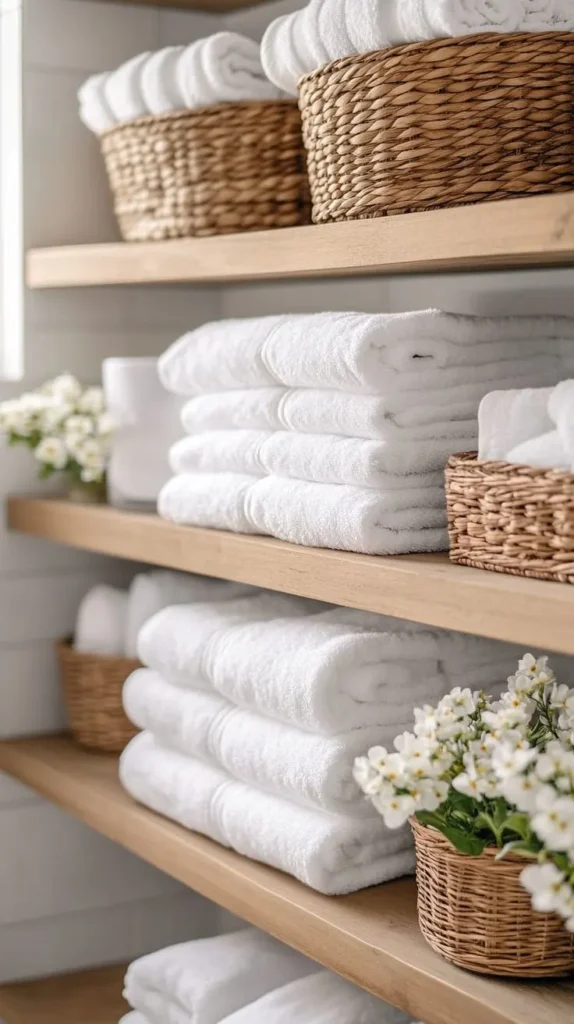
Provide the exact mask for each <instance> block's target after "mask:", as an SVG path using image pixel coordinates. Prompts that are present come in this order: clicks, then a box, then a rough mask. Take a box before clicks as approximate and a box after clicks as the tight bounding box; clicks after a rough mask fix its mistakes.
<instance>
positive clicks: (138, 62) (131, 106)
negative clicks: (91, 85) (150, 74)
mask: <svg viewBox="0 0 574 1024" xmlns="http://www.w3.org/2000/svg"><path fill="white" fill-rule="evenodd" d="M149 56H150V54H149V51H148V52H147V53H140V54H138V56H137V57H132V58H131V59H130V60H127V61H126V62H125V64H122V65H121V66H120V67H119V68H117V69H116V71H112V72H110V74H109V75H108V76H107V78H106V80H105V82H104V96H105V99H106V102H107V104H108V106H109V108H110V110H111V112H112V114H113V115H114V118H115V120H116V121H117V122H123V121H133V120H134V119H135V118H136V117H142V115H144V114H147V113H149V111H148V109H147V106H146V104H145V100H144V98H143V93H142V86H141V75H142V69H143V66H144V64H145V62H146V61H147V59H148V57H149Z"/></svg>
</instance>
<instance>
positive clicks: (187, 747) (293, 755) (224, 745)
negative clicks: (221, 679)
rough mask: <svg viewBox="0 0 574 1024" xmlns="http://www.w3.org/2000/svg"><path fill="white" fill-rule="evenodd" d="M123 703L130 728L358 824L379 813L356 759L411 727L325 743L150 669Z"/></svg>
mask: <svg viewBox="0 0 574 1024" xmlns="http://www.w3.org/2000/svg"><path fill="white" fill-rule="evenodd" d="M431 692H432V685H431V681H430V680H429V693H431ZM123 704H124V709H125V712H126V714H127V716H128V718H129V719H130V721H132V722H133V723H134V725H137V726H138V728H140V729H142V730H147V731H149V732H151V733H153V735H154V736H155V737H156V738H157V739H158V740H159V742H160V743H161V744H162V745H163V746H166V747H170V748H171V749H173V750H178V751H179V752H180V753H181V754H187V755H190V756H192V757H199V758H200V759H201V760H203V761H208V762H210V763H214V764H216V765H219V766H220V767H221V768H223V769H224V770H225V771H227V772H228V773H229V775H231V776H232V777H233V778H235V779H239V780H240V781H241V782H246V783H247V784H248V785H252V786H259V787H260V788H261V789H265V790H266V791H267V792H269V793H275V794H276V795H277V796H282V797H284V798H285V799H289V800H294V801H296V802H299V803H304V804H308V805H310V806H314V807H321V808H322V809H323V810H325V811H333V812H334V813H339V814H348V815H350V816H352V817H367V816H368V815H369V814H371V813H373V808H372V804H371V803H370V802H369V801H366V800H362V799H361V794H360V791H359V788H358V786H357V783H356V782H355V780H354V778H353V764H354V761H355V758H356V757H359V756H360V755H361V754H364V752H365V750H368V749H369V748H370V747H374V746H376V745H378V744H383V746H385V745H386V746H392V743H393V740H394V738H395V736H396V735H397V733H400V732H401V729H407V728H408V727H409V726H410V724H411V722H412V717H411V716H410V715H405V718H404V721H403V722H401V723H400V725H399V723H397V724H395V725H392V726H388V727H387V728H386V729H385V728H381V727H380V726H374V727H372V728H370V729H369V728H367V729H355V730H354V731H352V732H345V733H342V734H339V735H335V736H321V735H318V734H315V733H310V732H304V731H302V730H301V729H296V728H293V727H290V726H288V725H284V724H283V723H281V722H277V721H274V720H273V719H269V718H265V717H264V716H263V715H260V714H257V713H256V712H255V711H250V710H248V709H244V708H238V707H236V706H235V705H233V704H231V703H230V702H229V701H227V700H225V699H224V698H223V697H220V696H219V694H217V693H202V692H199V691H197V690H187V691H184V690H182V689H180V688H179V687H176V686H172V685H171V683H168V682H166V681H165V680H164V679H162V677H161V676H160V675H159V674H158V673H157V672H153V671H151V670H150V669H138V670H137V671H136V672H133V673H132V675H131V676H129V678H128V679H127V680H126V682H125V684H124V689H123Z"/></svg>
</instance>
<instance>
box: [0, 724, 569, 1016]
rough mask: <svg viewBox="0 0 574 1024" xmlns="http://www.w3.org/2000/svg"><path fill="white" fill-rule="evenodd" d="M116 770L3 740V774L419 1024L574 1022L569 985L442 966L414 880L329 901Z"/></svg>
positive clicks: (82, 755)
mask: <svg viewBox="0 0 574 1024" xmlns="http://www.w3.org/2000/svg"><path fill="white" fill-rule="evenodd" d="M116 766H117V762H116V760H115V758H112V757H106V756H104V755H99V754H90V753H88V752H86V751H84V750H82V749H80V748H79V747H76V746H75V745H74V744H73V743H72V742H71V740H69V739H67V738H63V737H44V738H36V739H31V740H12V741H2V742H0V770H2V771H6V772H8V773H9V774H11V775H13V776H14V777H15V778H16V779H18V780H19V781H20V782H23V783H24V784H25V785H28V786H31V787H32V788H33V789H34V790H36V792H38V793H40V794H41V795H42V796H44V797H46V798H47V799H49V800H51V801H53V802H54V803H56V804H58V805H59V806H61V807H63V808H64V809H65V810H67V811H68V812H70V813H71V814H73V815H74V816H75V817H77V818H79V819H80V820H81V821H83V822H85V823H86V824H87V825H89V826H91V827H92V828H95V829H96V830H97V831H99V832H101V833H102V834H103V835H106V836H108V837H109V838H110V839H112V840H114V841H115V842H117V843H120V844H121V845H122V846H125V847H126V848H127V849H129V850H131V851H132V852H134V853H136V854H137V855H138V856H140V857H142V858H143V859H144V860H146V861H148V862H149V863H150V864H153V865H154V866H155V867H156V868H159V869H160V870H161V871H164V872H166V874H168V875H170V876H172V877H173V878H176V879H177V880H178V881H180V882H182V883H183V884H184V885H187V886H189V887H190V888H192V889H194V890H196V891H197V892H199V893H201V894H202V895H204V896H206V897H207V898H208V899H212V900H214V901H215V902H216V903H218V904H220V906H223V907H225V908H227V909H228V910H230V911H232V913H235V914H238V915H239V916H240V917H243V918H244V919H245V920H246V921H248V922H250V923H251V924H253V925H255V926H257V927H259V928H262V929H263V930H264V931H267V932H269V933H270V934H272V935H275V936H276V937H277V938H278V939H280V940H281V941H283V942H285V943H287V944H288V945H290V946H293V947H294V948H296V949H298V950H300V951H301V952H302V953H305V954H306V955H308V956H310V957H311V958H312V959H314V960H316V961H317V962H318V963H320V964H323V965H324V966H325V967H328V968H330V969H331V970H334V971H337V972H338V973H340V974H342V975H344V976H345V977H347V978H349V979H350V980H351V981H354V982H355V983H356V984H358V985H360V986H362V987H364V988H367V989H368V990H369V991H371V992H373V993H374V994H376V995H378V996H379V997H380V998H382V999H385V1000H387V1001H388V1002H391V1003H393V1004H394V1005H396V1006H399V1007H400V1008H402V1009H404V1010H405V1011H406V1012H408V1013H410V1014H412V1016H413V1019H414V1018H417V1019H421V1020H424V1021H425V1022H426V1024H461V1021H464V1022H465V1024H485V1022H486V1021H488V1024H548V1022H549V1021H551V1022H552V1024H571V1022H572V1019H573V1014H574V987H573V986H572V985H569V984H567V983H566V984H562V983H559V984H542V985H530V984H528V985H517V984H510V985H509V984H503V983H501V982H497V981H490V980H486V979H484V978H481V977H479V976H477V975H472V974H469V973H466V972H463V971H460V970H458V969H457V968H455V967H452V966H451V965H449V964H447V963H445V962H444V961H442V960H441V959H440V958H439V957H437V956H436V955H435V954H434V953H433V952H432V950H431V949H430V947H429V946H427V944H426V943H425V941H424V939H423V938H422V936H421V934H420V931H419V928H418V924H417V920H416V908H415V890H414V882H413V881H412V880H402V881H399V882H395V883H390V884H388V885H385V886H379V887H377V888H374V889H369V890H363V891H362V892H359V893H354V894H352V895H350V896H345V897H338V898H329V897H325V896H321V895H320V894H319V893H316V892H313V891H312V890H310V889H307V888H306V887H305V886H303V885H301V884H300V883H298V882H296V881H295V880H294V879H293V878H290V877H288V876H287V875H284V874H282V873H281V872H278V871H274V870H272V869H271V868H267V867H265V866H264V865H261V864H257V863H256V862H254V861H250V860H247V859H245V858H244V857H240V856H239V855H237V854H234V853H232V852H231V851H230V850H226V849H224V848H223V847H220V846H218V845H217V844H216V843H213V842H211V841H210V840H208V839H205V838H203V837H202V836H199V835H196V834H194V833H192V832H188V831H187V830H185V829H183V828H181V827H180V826H178V825H175V824H174V823H173V822H170V821H167V820H166V819H164V818H162V817H160V816H159V815H157V814H154V813H153V812H152V811H149V810H147V809H146V808H143V807H141V806H139V805H138V804H136V803H134V801H133V800H131V798H130V797H129V796H128V795H127V794H126V793H125V792H124V791H123V789H122V787H121V785H120V783H119V781H118V779H117V767H116ZM16 1024H19V1022H16ZM26 1024H31V1022H28V1021H27V1022H26ZM42 1024H44V1022H42Z"/></svg>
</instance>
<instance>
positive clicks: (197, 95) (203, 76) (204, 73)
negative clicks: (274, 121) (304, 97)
mask: <svg viewBox="0 0 574 1024" xmlns="http://www.w3.org/2000/svg"><path fill="white" fill-rule="evenodd" d="M176 81H177V85H178V88H179V90H180V92H181V94H182V95H183V98H184V100H185V106H186V107H188V108H189V109H190V110H195V109H200V108H202V107H210V106H216V105H217V104H219V103H239V102H245V101H249V100H274V99H279V98H280V96H281V93H280V91H279V90H278V89H277V87H276V86H275V85H273V84H272V83H271V82H270V81H269V79H268V78H267V76H266V75H265V72H264V71H263V66H262V64H261V58H260V54H259V46H258V44H257V43H255V42H254V41H253V40H252V39H248V38H247V36H242V35H239V34H238V33H237V32H216V33H215V34H214V35H212V36H208V37H207V38H206V39H199V40H197V41H196V42H194V43H191V45H190V46H188V47H186V48H185V49H184V51H183V53H182V54H181V55H180V57H179V59H178V61H177V70H176Z"/></svg>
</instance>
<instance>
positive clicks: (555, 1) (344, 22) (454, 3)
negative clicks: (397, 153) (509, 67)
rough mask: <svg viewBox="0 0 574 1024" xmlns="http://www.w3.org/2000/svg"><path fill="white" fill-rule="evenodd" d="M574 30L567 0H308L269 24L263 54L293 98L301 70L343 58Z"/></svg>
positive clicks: (571, 7)
mask: <svg viewBox="0 0 574 1024" xmlns="http://www.w3.org/2000/svg"><path fill="white" fill-rule="evenodd" d="M573 29H574V2H573V0H311V2H310V3H309V4H307V6H306V7H304V8H303V10H301V11H296V12H295V13H294V14H287V15H282V16H281V17H280V18H277V19H276V20H275V21H273V22H272V23H271V25H270V26H269V28H268V29H267V32H266V33H265V35H264V37H263V42H262V44H261V56H262V62H263V67H264V69H265V72H266V73H267V76H268V77H269V79H270V80H271V81H272V82H274V83H275V84H276V85H277V86H278V87H279V88H280V89H283V90H284V91H285V92H286V93H289V94H290V95H293V96H296V95H297V82H298V81H299V79H300V78H301V77H302V76H303V75H307V74H309V73H310V72H311V71H315V70H316V69H318V68H321V67H323V66H324V65H325V64H328V63H329V62H330V61H332V60H339V59H340V58H342V57H350V56H354V55H356V54H360V53H369V52H371V51H374V50H384V49H387V48H388V47H391V46H398V45H400V44H402V43H416V42H423V41H425V40H428V39H441V38H446V37H449V36H450V37H454V36H466V35H474V34H476V33H479V32H507V33H508V32H549V31H561V32H562V31H567V32H571V31H572V30H573Z"/></svg>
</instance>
